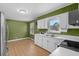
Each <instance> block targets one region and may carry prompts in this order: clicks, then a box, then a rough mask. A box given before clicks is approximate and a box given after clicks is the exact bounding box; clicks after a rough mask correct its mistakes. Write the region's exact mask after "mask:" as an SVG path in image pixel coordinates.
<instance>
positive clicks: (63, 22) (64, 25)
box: [58, 12, 69, 32]
mask: <svg viewBox="0 0 79 59" xmlns="http://www.w3.org/2000/svg"><path fill="white" fill-rule="evenodd" d="M68 15H69V14H68V12H67V13H62V14H59V15H58V17H59V18H60V19H59V20H60V27H61V31H62V32H66V31H67V29H68Z"/></svg>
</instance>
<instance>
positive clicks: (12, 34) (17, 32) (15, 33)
mask: <svg viewBox="0 0 79 59" xmlns="http://www.w3.org/2000/svg"><path fill="white" fill-rule="evenodd" d="M6 22H7V26H8V30H9V40H12V39H17V38H25V37H27V36H29V33H28V26H29V24H28V23H27V22H21V21H14V20H7V21H6Z"/></svg>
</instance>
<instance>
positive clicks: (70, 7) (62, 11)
mask: <svg viewBox="0 0 79 59" xmlns="http://www.w3.org/2000/svg"><path fill="white" fill-rule="evenodd" d="M78 8H79V4H78V3H74V4H71V5H69V6H66V7H63V8H61V9H58V10H55V11H53V12H50V13H48V14H45V15H42V16H39V17H37V18H36V20H33V21H31V22H34V23H35V33H39V32H46V29H37V23H36V22H37V21H38V20H41V19H43V18H47V17H51V16H55V15H58V14H61V13H65V12H70V11H72V10H75V9H78ZM78 30H79V29H77V31H78ZM75 31H76V29H73V30H72V29H68V32H67V33H63V34H66V35H68V34H69V35H77V36H78V34H79V32H75ZM74 32H75V33H74Z"/></svg>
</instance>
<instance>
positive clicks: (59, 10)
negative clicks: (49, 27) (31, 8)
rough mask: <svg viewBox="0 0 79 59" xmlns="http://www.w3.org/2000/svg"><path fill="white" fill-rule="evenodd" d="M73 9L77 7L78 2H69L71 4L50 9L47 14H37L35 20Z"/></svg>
mask: <svg viewBox="0 0 79 59" xmlns="http://www.w3.org/2000/svg"><path fill="white" fill-rule="evenodd" d="M75 9H78V3H74V4H71V5H68V6H65V7H63V8H60V9H58V10H55V11H52V12H50V13H48V14H45V15H42V16H39V17H37V20H39V19H43V18H47V17H51V16H55V15H58V14H61V13H65V12H69V11H72V10H75Z"/></svg>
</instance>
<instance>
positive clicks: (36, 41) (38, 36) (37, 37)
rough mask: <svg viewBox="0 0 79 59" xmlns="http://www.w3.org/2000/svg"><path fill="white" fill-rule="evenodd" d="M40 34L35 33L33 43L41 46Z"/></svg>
mask: <svg viewBox="0 0 79 59" xmlns="http://www.w3.org/2000/svg"><path fill="white" fill-rule="evenodd" d="M42 40H43V39H42V35H41V34H35V44H36V45H38V46H40V47H42Z"/></svg>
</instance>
